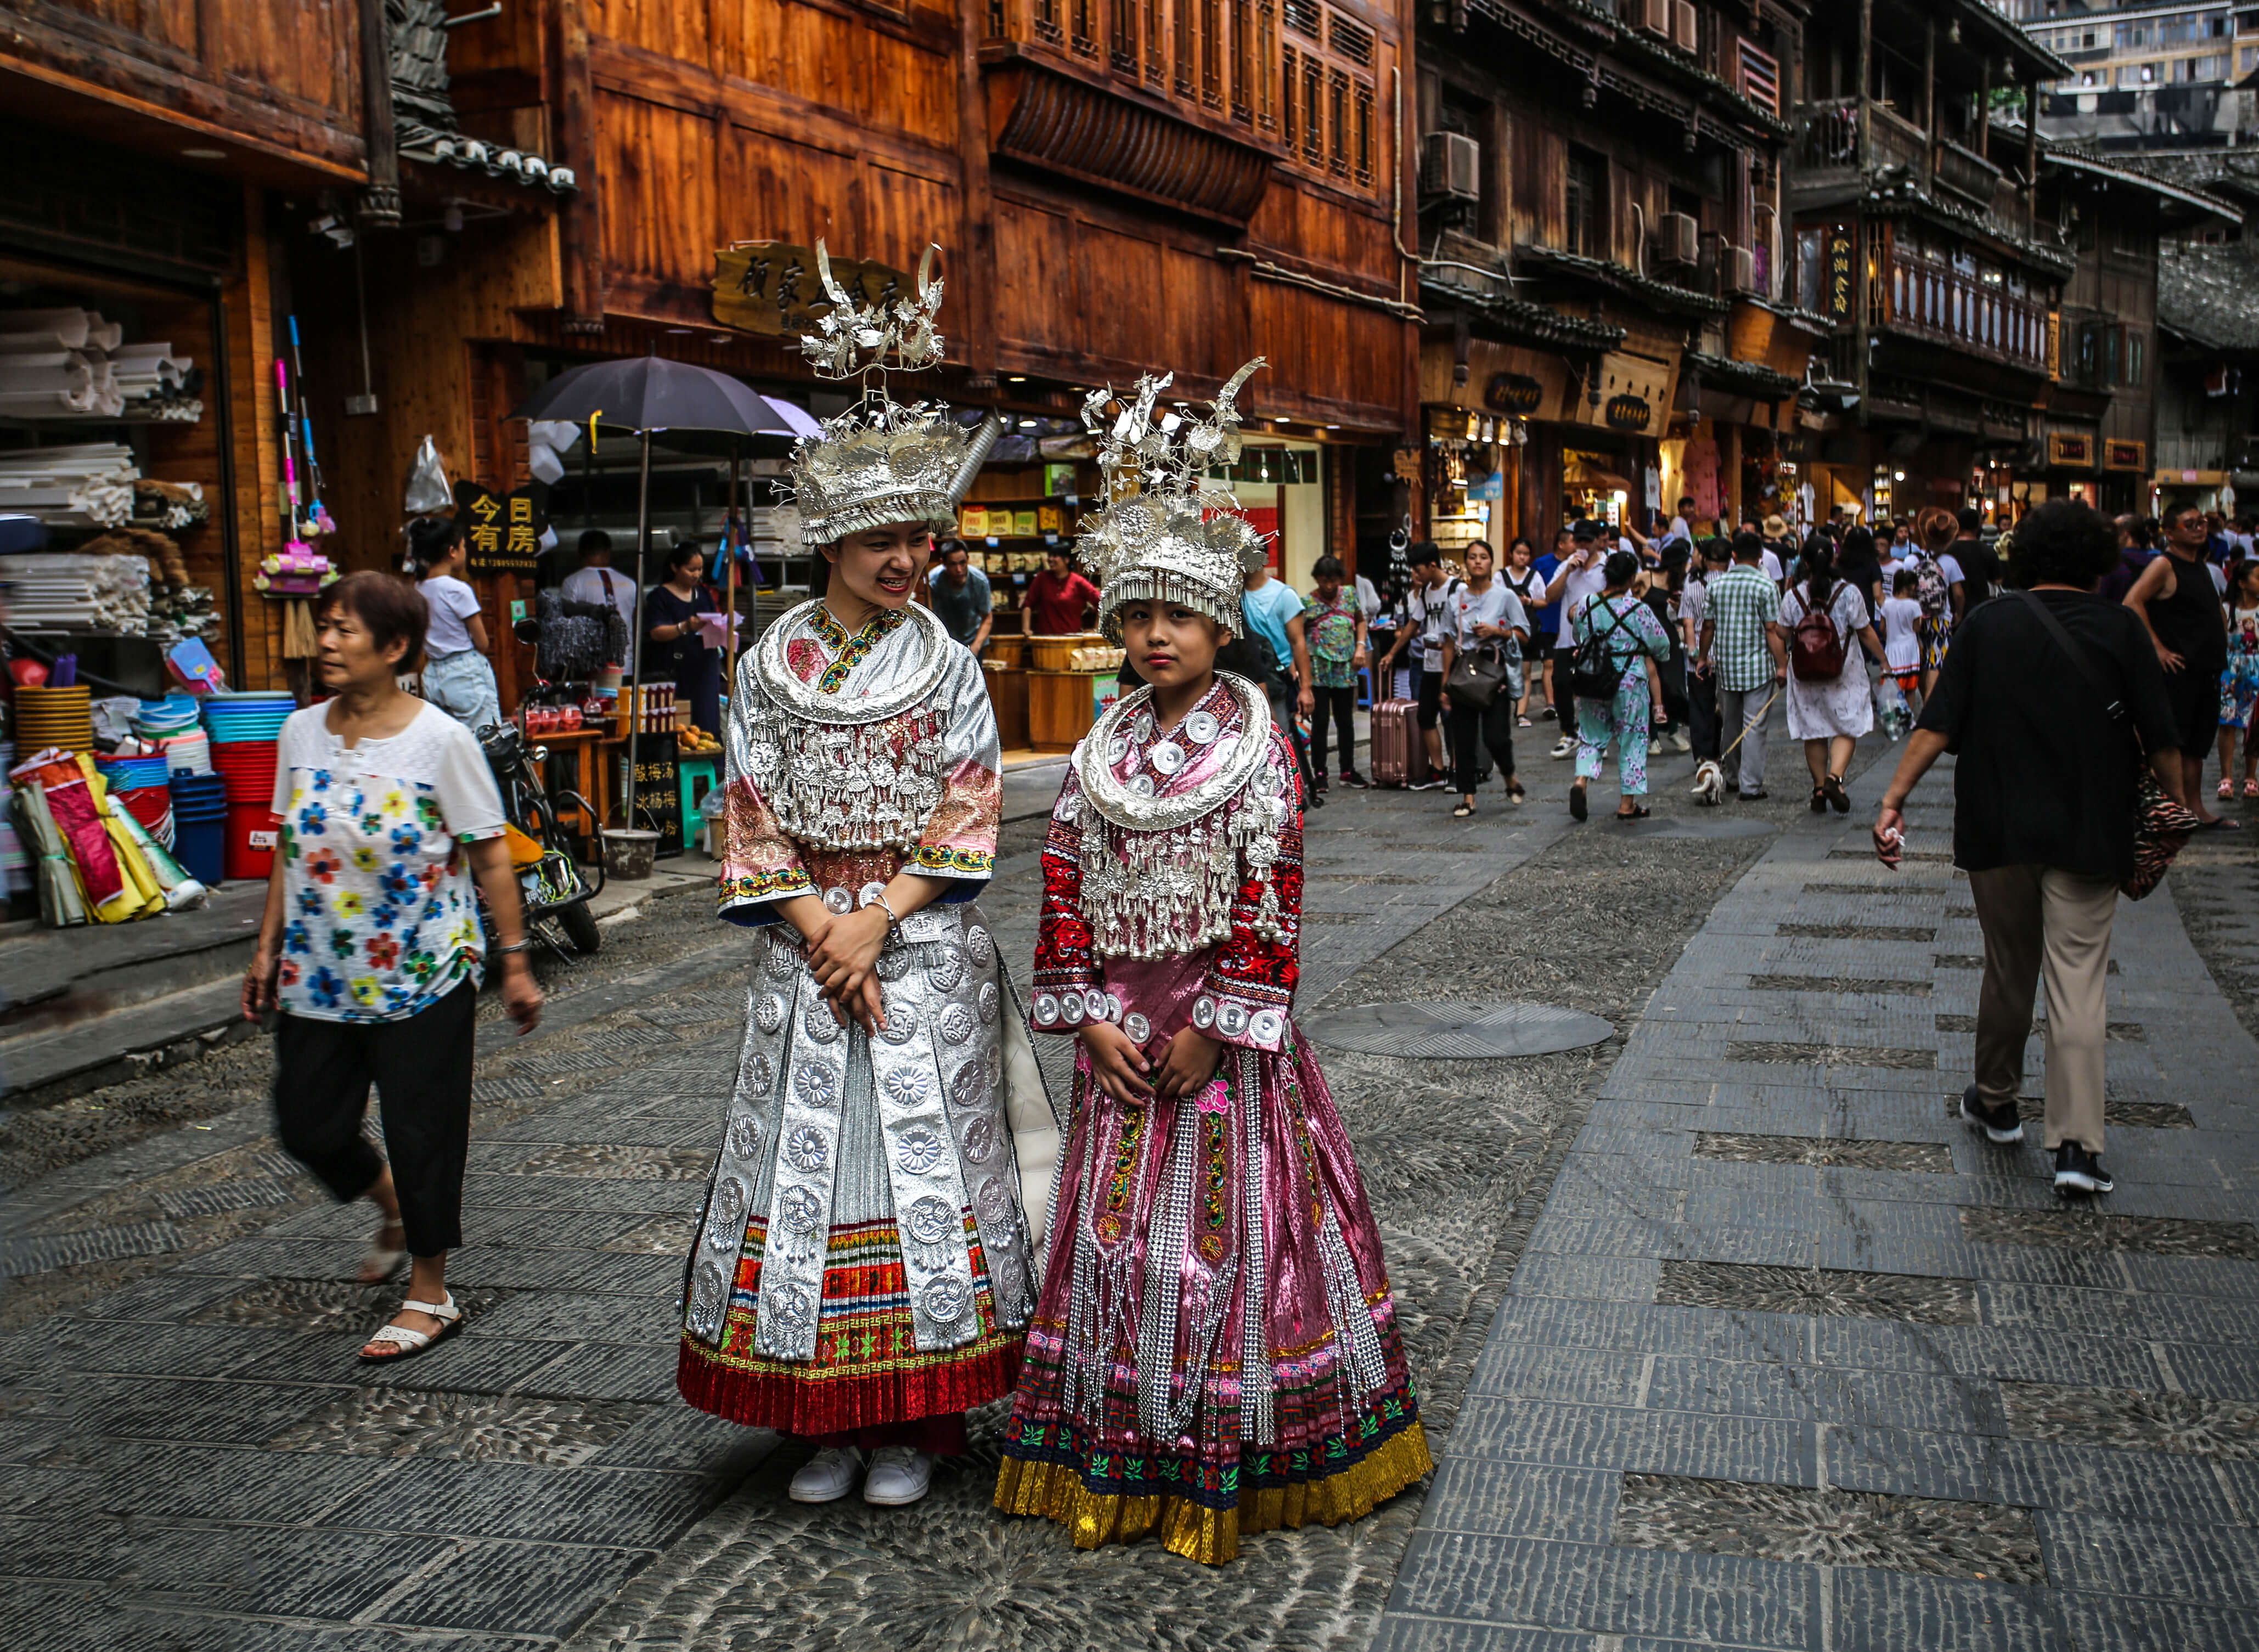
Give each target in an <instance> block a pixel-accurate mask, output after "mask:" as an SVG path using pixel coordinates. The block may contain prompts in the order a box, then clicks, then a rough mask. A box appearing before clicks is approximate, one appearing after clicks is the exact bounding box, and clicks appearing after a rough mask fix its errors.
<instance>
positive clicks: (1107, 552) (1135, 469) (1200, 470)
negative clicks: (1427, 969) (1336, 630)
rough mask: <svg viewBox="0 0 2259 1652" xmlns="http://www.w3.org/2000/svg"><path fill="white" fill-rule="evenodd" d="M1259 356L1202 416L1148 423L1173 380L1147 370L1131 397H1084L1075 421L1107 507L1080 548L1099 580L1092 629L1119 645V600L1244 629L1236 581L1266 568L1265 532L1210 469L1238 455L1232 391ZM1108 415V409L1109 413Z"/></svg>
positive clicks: (1102, 392) (1110, 392) (1169, 416)
mask: <svg viewBox="0 0 2259 1652" xmlns="http://www.w3.org/2000/svg"><path fill="white" fill-rule="evenodd" d="M1267 365H1268V364H1267V363H1266V362H1265V360H1264V359H1263V358H1262V357H1261V356H1258V357H1256V358H1255V360H1252V361H1251V362H1249V363H1248V364H1247V365H1246V366H1245V367H1242V368H1240V370H1239V371H1238V372H1236V373H1235V374H1232V375H1231V379H1230V381H1229V383H1227V384H1226V385H1225V386H1224V387H1223V389H1222V392H1221V393H1219V394H1218V395H1217V396H1216V398H1215V402H1214V403H1213V404H1212V405H1211V407H1210V409H1209V413H1208V417H1206V418H1201V417H1195V416H1194V415H1192V414H1191V413H1189V412H1188V411H1187V412H1167V413H1164V414H1162V415H1161V417H1159V418H1158V419H1156V418H1155V417H1153V405H1154V403H1155V402H1157V401H1158V400H1159V399H1160V395H1161V392H1162V391H1164V390H1165V389H1167V388H1169V385H1170V382H1171V381H1172V379H1173V378H1174V377H1175V375H1174V374H1163V375H1162V376H1161V377H1160V378H1158V379H1156V378H1154V377H1153V376H1152V375H1151V374H1147V375H1146V376H1145V377H1144V378H1142V379H1140V380H1138V381H1137V395H1136V397H1135V398H1134V399H1130V400H1126V401H1125V400H1123V399H1122V398H1121V397H1118V396H1116V395H1115V393H1114V389H1113V387H1112V386H1110V385H1109V386H1107V387H1105V388H1101V389H1098V390H1094V391H1093V392H1092V393H1091V395H1090V397H1089V399H1088V400H1087V401H1086V402H1084V403H1083V407H1082V422H1083V425H1084V427H1085V428H1086V429H1087V430H1088V431H1090V433H1091V434H1092V435H1094V436H1095V437H1096V438H1098V445H1099V457H1098V467H1099V470H1100V472H1101V474H1103V475H1104V477H1105V479H1106V497H1107V500H1108V503H1107V505H1106V506H1105V508H1104V509H1101V510H1100V511H1099V512H1097V513H1096V514H1095V515H1094V516H1091V517H1090V518H1089V519H1088V520H1087V522H1086V523H1084V531H1083V533H1082V536H1081V538H1080V545H1079V550H1080V555H1081V558H1082V560H1083V563H1084V565H1085V566H1087V567H1088V568H1089V569H1090V570H1091V573H1092V574H1093V576H1094V578H1096V580H1098V584H1099V591H1100V595H1099V603H1098V623H1099V624H1100V625H1101V627H1103V628H1104V629H1105V630H1106V633H1107V635H1108V636H1109V637H1113V638H1114V639H1115V641H1117V642H1118V641H1120V640H1121V636H1122V623H1121V619H1120V617H1119V616H1120V612H1121V609H1122V604H1123V603H1125V602H1172V603H1179V604H1181V605H1182V606H1184V607H1186V608H1188V609H1192V610H1193V611H1194V612H1195V613H1199V614H1205V615H1207V616H1208V617H1209V618H1210V619H1212V620H1214V621H1215V622H1216V623H1218V624H1220V625H1224V626H1228V627H1229V628H1230V629H1231V630H1235V631H1236V630H1240V629H1241V627H1242V624H1243V622H1242V620H1241V617H1240V608H1239V596H1240V592H1241V589H1242V588H1243V576H1244V574H1246V573H1251V572H1252V571H1253V570H1254V569H1256V568H1258V567H1260V566H1263V559H1264V551H1263V536H1262V535H1261V534H1259V533H1258V532H1256V531H1255V530H1254V529H1253V528H1251V527H1250V526H1249V525H1248V523H1247V522H1246V520H1245V519H1244V517H1242V516H1238V515H1237V514H1236V512H1237V510H1238V509H1239V501H1238V500H1237V499H1236V498H1235V497H1234V496H1233V495H1232V492H1231V490H1230V489H1229V488H1223V487H1218V486H1216V485H1215V484H1214V483H1212V482H1210V481H1208V471H1209V470H1210V469H1212V468H1214V467H1216V466H1224V465H1229V464H1230V463H1231V462H1232V461H1233V460H1235V459H1237V458H1238V457H1239V409H1237V408H1236V406H1234V405H1233V402H1234V398H1236V396H1237V395H1238V394H1239V388H1240V387H1241V386H1242V385H1244V384H1245V383H1246V382H1247V381H1248V377H1249V375H1250V374H1253V373H1254V371H1255V369H1256V368H1258V367H1265V366H1267ZM1109 409H1111V410H1110V411H1109Z"/></svg>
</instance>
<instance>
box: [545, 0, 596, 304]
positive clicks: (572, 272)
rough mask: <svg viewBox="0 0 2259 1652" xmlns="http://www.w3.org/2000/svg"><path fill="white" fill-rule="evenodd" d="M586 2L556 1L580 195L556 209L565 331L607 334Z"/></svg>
mask: <svg viewBox="0 0 2259 1652" xmlns="http://www.w3.org/2000/svg"><path fill="white" fill-rule="evenodd" d="M583 6H584V0H557V9H556V11H555V13H554V15H555V18H556V28H557V42H556V46H557V49H556V58H557V103H556V109H557V153H558V155H559V158H560V159H561V160H564V162H565V164H566V165H567V166H569V167H572V168H573V176H574V182H576V183H578V184H579V186H580V189H579V192H578V193H577V194H576V195H574V196H573V197H572V198H571V199H570V200H568V201H565V202H562V203H559V207H558V209H557V216H558V229H559V235H560V237H561V238H562V240H563V247H562V252H563V254H564V265H565V320H564V326H565V331H567V332H578V333H595V332H602V331H603V330H604V217H603V196H602V191H601V190H600V189H598V188H597V182H596V131H595V117H596V110H595V84H594V82H592V81H591V79H590V77H589V73H588V14H587V12H586V11H585V10H584V9H583Z"/></svg>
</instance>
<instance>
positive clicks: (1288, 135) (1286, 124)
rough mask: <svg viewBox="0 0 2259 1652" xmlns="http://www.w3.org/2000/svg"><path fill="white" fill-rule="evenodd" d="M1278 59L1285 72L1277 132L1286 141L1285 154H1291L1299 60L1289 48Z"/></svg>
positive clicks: (1291, 47) (1290, 47) (1291, 48)
mask: <svg viewBox="0 0 2259 1652" xmlns="http://www.w3.org/2000/svg"><path fill="white" fill-rule="evenodd" d="M1280 59H1281V61H1283V62H1284V64H1285V65H1286V75H1285V77H1284V78H1285V82H1286V89H1285V91H1284V92H1283V93H1281V95H1280V96H1279V132H1280V134H1281V135H1282V136H1283V137H1284V138H1285V139H1286V149H1287V153H1290V154H1291V153H1293V148H1294V132H1295V122H1294V69H1295V66H1296V65H1297V64H1299V63H1300V62H1301V58H1300V57H1298V56H1297V55H1296V54H1295V52H1294V48H1293V46H1288V47H1286V50H1285V51H1284V52H1283V53H1280Z"/></svg>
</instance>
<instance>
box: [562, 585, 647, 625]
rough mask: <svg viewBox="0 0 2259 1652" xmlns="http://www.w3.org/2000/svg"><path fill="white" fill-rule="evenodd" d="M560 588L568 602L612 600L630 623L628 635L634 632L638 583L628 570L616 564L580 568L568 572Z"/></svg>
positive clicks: (611, 602) (612, 603)
mask: <svg viewBox="0 0 2259 1652" xmlns="http://www.w3.org/2000/svg"><path fill="white" fill-rule="evenodd" d="M558 589H559V590H560V591H562V592H563V593H564V595H565V599H566V601H567V602H609V603H610V604H611V605H612V606H613V607H614V608H616V609H619V611H620V617H621V618H622V619H624V620H625V621H626V622H627V623H628V635H629V636H631V637H632V636H634V635H635V609H636V586H635V581H634V580H631V579H630V578H628V576H627V575H626V574H624V573H620V572H618V571H617V570H616V569H613V568H579V569H576V570H574V572H573V573H568V574H567V575H566V576H565V583H564V584H563V585H561V586H559V587H558Z"/></svg>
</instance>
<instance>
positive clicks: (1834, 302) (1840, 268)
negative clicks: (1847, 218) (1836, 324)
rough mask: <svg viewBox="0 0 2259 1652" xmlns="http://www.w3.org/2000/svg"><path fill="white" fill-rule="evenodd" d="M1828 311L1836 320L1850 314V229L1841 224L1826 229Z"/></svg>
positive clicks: (1843, 319)
mask: <svg viewBox="0 0 2259 1652" xmlns="http://www.w3.org/2000/svg"><path fill="white" fill-rule="evenodd" d="M1828 315H1830V316H1831V317H1835V319H1836V320H1838V321H1848V320H1849V319H1850V316H1851V231H1850V230H1849V228H1848V227H1846V226H1844V225H1842V224H1838V225H1836V227H1835V228H1834V229H1832V230H1830V231H1828Z"/></svg>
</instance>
